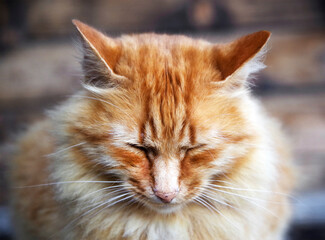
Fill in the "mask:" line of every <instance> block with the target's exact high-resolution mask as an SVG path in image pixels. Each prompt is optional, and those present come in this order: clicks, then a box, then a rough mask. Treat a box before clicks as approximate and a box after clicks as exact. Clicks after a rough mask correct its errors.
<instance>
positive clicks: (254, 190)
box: [208, 180, 299, 201]
mask: <svg viewBox="0 0 325 240" xmlns="http://www.w3.org/2000/svg"><path fill="white" fill-rule="evenodd" d="M210 181H211V182H223V183H227V184H230V185H232V186H234V184H233V183H231V182H228V181H223V180H210ZM208 185H210V186H214V187H218V188H224V189H231V190H237V191H247V192H260V193H272V194H276V195H282V196H285V197H289V198H291V199H292V200H295V201H299V200H298V199H297V198H295V197H293V196H292V195H290V194H286V193H282V192H276V191H269V190H264V189H251V188H237V187H229V186H220V185H215V184H208Z"/></svg>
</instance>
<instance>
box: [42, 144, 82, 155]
mask: <svg viewBox="0 0 325 240" xmlns="http://www.w3.org/2000/svg"><path fill="white" fill-rule="evenodd" d="M83 144H86V142H81V143H77V144H75V145H72V146H69V147H66V148H64V149H60V150H59V151H56V152H54V153H50V154H47V155H45V156H46V157H50V156H53V155H55V154H58V153H61V152H64V151H66V150H69V149H71V148H74V147H78V146H81V145H83Z"/></svg>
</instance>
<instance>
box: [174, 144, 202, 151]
mask: <svg viewBox="0 0 325 240" xmlns="http://www.w3.org/2000/svg"><path fill="white" fill-rule="evenodd" d="M205 146H206V144H198V145H195V146H182V147H181V148H180V150H181V151H185V152H190V151H193V150H198V149H200V148H203V147H205Z"/></svg>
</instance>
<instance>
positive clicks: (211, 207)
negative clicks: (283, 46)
mask: <svg viewBox="0 0 325 240" xmlns="http://www.w3.org/2000/svg"><path fill="white" fill-rule="evenodd" d="M73 23H74V25H75V26H76V27H77V29H78V31H79V33H80V35H81V39H82V40H81V41H82V46H83V60H82V67H83V71H84V80H83V86H84V90H82V91H80V92H79V93H77V94H76V95H74V96H73V97H71V98H70V99H69V100H67V101H66V102H65V103H63V104H62V105H60V106H59V107H57V108H56V109H55V110H53V111H51V112H50V113H49V117H48V118H47V119H46V120H44V121H42V122H39V123H37V124H35V125H33V126H32V127H31V128H30V129H29V131H28V132H27V133H26V134H25V135H23V136H22V137H21V139H20V141H19V152H18V153H17V155H16V157H15V158H14V159H13V161H12V172H11V173H12V174H11V176H12V185H13V191H12V206H13V209H14V212H15V214H14V221H15V226H16V233H17V238H18V239H63V240H67V239H78V240H79V239H89V240H90V239H91V240H96V239H98V240H103V239H105V240H109V239H114V240H116V239H130V240H131V239H141V240H171V239H177V240H182V239H184V240H185V239H191V240H202V239H204V240H209V239H211V240H215V239H220V240H235V239H236V240H238V239H239V240H261V239H263V240H280V239H283V234H284V231H285V229H286V227H287V224H288V218H289V215H290V214H289V213H290V210H289V209H290V207H289V201H288V194H289V193H290V191H291V188H292V182H293V180H292V167H291V159H290V151H289V150H288V149H289V148H288V146H287V144H286V141H285V139H284V138H283V136H282V134H281V131H280V130H279V127H278V124H277V122H276V121H274V120H273V119H271V118H270V117H269V116H268V115H267V114H266V113H265V112H264V110H263V108H262V107H261V106H260V104H259V102H258V101H257V100H256V99H254V97H253V96H252V95H251V94H250V91H249V86H248V83H249V82H248V78H249V76H250V75H251V74H252V73H255V72H257V71H258V70H260V69H261V68H263V66H264V65H263V64H262V63H261V61H260V59H261V55H262V53H263V50H264V48H265V44H266V42H267V41H268V39H269V37H270V33H269V32H267V31H260V32H256V33H253V34H250V35H247V36H244V37H241V38H239V39H238V40H235V41H233V42H231V43H228V44H212V43H209V42H207V41H204V40H197V39H191V38H188V37H185V36H178V35H176V36H175V35H171V36H170V35H159V34H153V33H150V34H139V35H137V34H135V35H125V36H122V37H120V38H116V39H114V38H110V37H108V36H106V35H104V34H103V33H101V32H99V31H97V30H95V29H94V28H92V27H90V26H88V25H86V24H84V23H81V22H80V21H77V20H74V21H73Z"/></svg>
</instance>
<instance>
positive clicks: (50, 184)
mask: <svg viewBox="0 0 325 240" xmlns="http://www.w3.org/2000/svg"><path fill="white" fill-rule="evenodd" d="M122 182H124V181H63V182H52V183H42V184H37V185H28V186H19V187H13V188H18V189H19V188H34V187H46V186H53V185H60V184H69V183H70V184H72V183H122Z"/></svg>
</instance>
